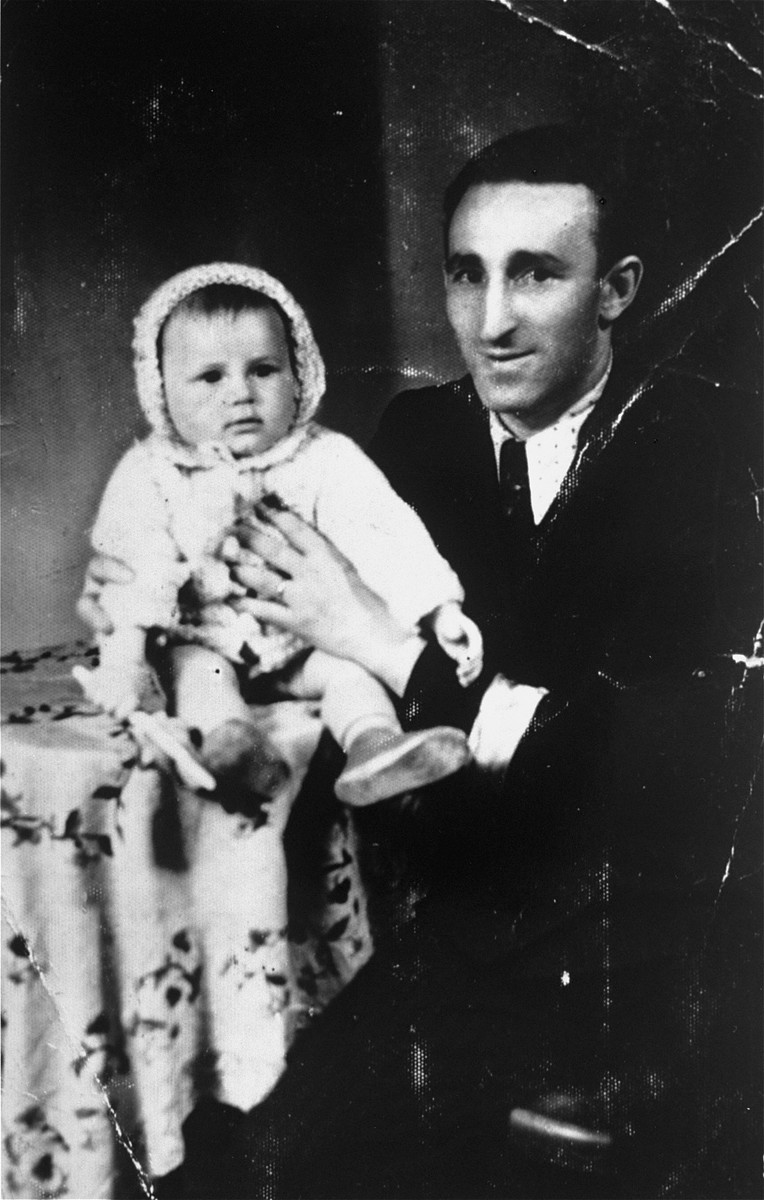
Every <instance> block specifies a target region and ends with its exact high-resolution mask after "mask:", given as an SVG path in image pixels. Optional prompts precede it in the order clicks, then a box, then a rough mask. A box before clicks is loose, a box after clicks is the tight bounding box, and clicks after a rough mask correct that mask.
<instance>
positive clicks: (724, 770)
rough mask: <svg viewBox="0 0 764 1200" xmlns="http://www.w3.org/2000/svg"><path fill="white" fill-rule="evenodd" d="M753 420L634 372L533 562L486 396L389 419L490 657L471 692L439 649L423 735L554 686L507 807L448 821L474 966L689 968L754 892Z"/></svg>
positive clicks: (464, 809) (448, 814)
mask: <svg viewBox="0 0 764 1200" xmlns="http://www.w3.org/2000/svg"><path fill="white" fill-rule="evenodd" d="M751 407H752V406H751V405H750V402H748V403H746V402H744V401H741V399H740V398H739V397H735V396H733V395H730V394H729V393H724V392H722V391H721V390H720V389H717V388H715V387H712V386H711V387H709V386H707V385H704V384H700V383H698V382H697V381H696V380H694V379H682V378H680V377H678V376H676V375H671V374H667V375H663V376H660V377H659V376H657V375H656V376H655V377H654V378H652V379H651V380H650V381H649V382H648V383H647V384H641V385H640V384H638V383H637V382H636V381H635V380H634V379H633V378H628V377H626V375H625V373H624V372H621V373H620V374H619V372H618V370H617V369H616V370H614V372H613V374H612V376H611V379H610V380H609V382H608V385H607V388H606V390H605V392H604V394H603V396H602V398H601V400H600V401H599V403H598V404H597V405H596V407H595V409H594V410H593V412H592V414H591V415H590V417H589V418H588V420H587V421H586V423H585V425H584V427H583V429H582V433H581V438H580V442H579V449H578V454H577V457H576V460H575V462H574V464H573V466H572V467H571V470H570V471H569V473H568V476H567V477H566V479H565V481H564V483H563V486H562V489H561V492H560V494H559V496H558V497H557V499H556V500H555V501H554V503H553V504H552V506H551V508H550V510H549V512H548V513H547V515H546V516H545V517H544V519H543V520H542V522H541V524H540V525H539V526H538V528H537V531H536V532H537V537H536V539H535V543H534V545H533V546H531V547H530V548H529V547H527V546H526V547H517V546H512V545H509V544H508V542H507V537H506V533H505V530H504V528H503V525H502V517H501V512H500V509H499V498H498V485H497V481H496V468H495V462H494V457H493V448H492V444H491V439H490V433H489V427H488V418H487V414H486V412H485V410H484V409H483V407H482V405H481V403H480V401H479V399H478V397H477V395H476V393H475V391H474V388H473V386H472V382H471V380H470V378H469V377H466V378H464V379H462V380H459V381H458V382H455V383H450V384H446V385H444V386H440V387H431V388H425V389H422V390H417V391H412V392H407V393H404V394H403V395H401V396H399V397H397V398H396V399H395V400H394V401H393V402H392V403H391V404H390V406H389V408H388V410H387V412H386V413H385V415H384V417H383V420H382V423H381V426H380V428H379V431H378V433H377V435H376V437H375V439H374V441H373V443H372V446H371V448H370V453H371V454H372V456H373V457H374V458H375V460H376V461H377V463H378V464H379V465H380V467H381V468H382V470H383V471H384V472H385V474H386V475H387V476H388V478H389V479H390V481H391V483H392V485H393V486H394V487H395V489H396V490H397V491H398V492H399V493H400V495H401V496H403V498H404V499H405V500H406V501H408V503H409V504H411V505H412V506H413V507H414V508H415V509H416V510H417V512H418V513H419V514H420V516H421V517H422V519H423V520H424V522H425V524H426V525H427V527H428V529H429V530H430V532H431V533H432V535H433V537H434V539H435V542H436V544H437V545H438V548H439V549H440V551H441V552H442V553H443V554H444V555H445V557H446V558H447V559H448V560H449V561H450V562H451V564H452V566H453V567H454V568H455V570H456V571H457V572H458V573H459V575H460V577H461V579H462V582H463V584H464V586H465V590H466V596H467V601H466V605H465V607H466V610H467V611H468V612H469V613H470V614H471V615H472V616H473V617H474V618H475V620H476V621H477V622H478V624H479V625H480V627H481V629H482V631H483V634H484V637H485V642H486V649H487V655H486V657H487V664H488V665H487V668H486V671H485V673H484V675H483V677H482V679H481V681H479V683H478V684H477V685H475V686H474V687H473V688H472V689H470V690H469V693H468V694H465V693H464V692H462V691H461V690H460V689H459V688H458V687H457V686H456V685H455V682H454V677H453V670H452V667H451V665H450V664H449V663H448V662H447V661H446V660H445V658H444V656H443V655H442V654H441V653H440V652H439V651H438V649H437V647H435V646H432V647H428V649H427V650H426V651H425V652H424V654H423V655H422V657H421V659H420V661H419V663H418V664H417V667H416V668H415V671H414V674H413V676H412V679H411V681H410V684H409V688H408V692H407V695H406V697H405V706H406V709H407V712H408V714H409V718H410V719H411V720H412V721H413V723H414V724H417V723H418V724H428V723H433V722H436V721H445V722H449V723H455V722H459V723H461V724H462V725H463V726H464V727H465V728H468V727H469V724H470V722H471V720H472V718H473V717H474V715H475V711H476V708H477V704H478V703H479V700H480V697H481V695H482V692H483V690H484V688H485V685H486V683H487V681H488V680H490V679H491V678H492V676H493V674H494V673H495V672H496V671H501V672H503V673H504V674H505V675H506V676H507V677H508V678H509V679H512V680H516V681H519V682H523V683H529V684H536V685H542V686H544V687H546V688H548V689H549V696H548V697H547V698H545V699H544V700H543V701H542V703H541V706H540V708H539V709H538V712H537V716H536V719H535V720H534V723H533V725H532V727H531V729H530V730H529V731H528V733H527V734H526V736H525V737H524V739H523V741H522V742H521V744H520V747H519V749H518V751H517V753H516V754H515V756H514V759H513V761H512V763H511V765H510V768H509V770H508V772H507V774H506V778H505V779H504V781H503V785H502V786H501V787H499V788H492V787H490V786H489V785H488V783H487V781H486V780H485V778H483V779H480V778H477V779H476V780H474V781H473V783H474V786H473V789H472V790H471V791H470V790H469V789H466V788H465V786H464V780H461V781H459V787H458V788H457V789H455V790H454V791H453V793H452V800H451V803H450V804H449V803H447V802H445V801H443V800H441V801H440V802H439V803H438V804H436V803H435V802H434V801H433V804H432V806H431V808H432V811H431V813H430V815H429V820H430V826H429V829H428V838H430V839H431V840H432V841H433V842H437V843H438V847H439V857H438V858H437V860H436V863H435V865H434V867H433V874H432V877H431V879H430V886H431V892H432V895H433V897H434V900H433V902H432V903H433V904H434V905H435V909H437V908H438V907H439V908H440V910H441V911H442V913H443V917H444V920H445V923H446V926H447V927H448V928H449V929H452V930H456V931H457V932H456V936H457V938H461V940H462V942H463V944H464V945H465V946H468V945H469V946H472V952H473V953H477V954H479V955H480V954H484V955H487V956H489V957H492V956H498V955H502V954H506V953H507V952H509V951H515V950H518V949H521V950H522V952H523V955H522V959H523V962H524V963H525V967H526V968H527V969H528V970H529V971H531V972H532V973H535V972H541V973H544V974H546V973H550V974H555V973H557V974H559V973H560V972H561V971H563V970H568V971H570V970H574V969H576V970H581V969H585V970H598V969H602V968H603V966H604V965H605V964H606V963H607V964H608V965H609V967H612V966H613V965H617V964H618V963H619V962H620V963H627V962H634V961H635V958H637V959H638V958H641V957H651V956H655V955H661V954H671V953H675V952H676V949H677V946H678V945H679V944H681V943H682V941H683V939H684V938H685V937H693V936H695V935H696V934H698V933H700V934H701V935H702V932H703V930H704V929H706V927H707V924H708V920H709V917H710V916H711V915H715V914H717V913H718V911H719V904H718V901H719V896H720V894H721V895H722V896H723V897H724V898H725V900H726V898H727V896H730V897H732V896H733V894H735V895H736V894H737V893H736V892H735V888H734V882H735V878H736V869H737V867H738V865H739V863H738V862H735V861H734V860H735V852H736V850H737V852H738V854H739V856H740V861H742V858H743V847H742V845H741V842H740V838H741V824H744V823H745V821H747V820H748V817H749V812H748V809H749V801H750V796H751V785H752V778H753V772H754V770H755V768H754V765H753V764H754V762H755V748H756V745H757V743H758V721H757V720H756V717H755V716H754V715H753V714H752V705H754V706H755V699H756V698H757V697H758V690H759V689H758V688H755V689H753V692H751V690H750V689H749V687H748V686H746V687H741V683H742V680H743V678H744V676H745V672H744V669H743V668H742V666H740V665H739V664H737V665H736V664H735V663H734V661H733V659H732V658H731V655H732V654H734V653H740V654H749V653H750V652H751V648H752V644H753V641H754V637H755V634H756V631H757V628H758V626H759V622H760V620H761V596H760V569H759V567H758V562H759V542H760V526H759V523H758V521H757V510H756V496H755V487H756V484H755V475H754V474H752V472H751V467H750V465H749V460H750V459H751V457H752V456H753V457H754V458H755V450H756V449H757V448H758V445H759V442H758V440H757V438H756V434H755V431H753V430H752V428H751V424H752V416H753V414H752V411H751ZM746 682H747V684H749V683H750V672H749V673H748V679H747V681H746ZM748 845H749V847H750V846H756V847H757V846H758V843H757V842H755V841H753V842H749V843H748ZM741 874H745V870H744V869H742V868H741V870H740V871H738V875H741Z"/></svg>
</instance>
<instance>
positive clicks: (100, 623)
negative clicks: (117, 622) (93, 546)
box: [77, 554, 135, 634]
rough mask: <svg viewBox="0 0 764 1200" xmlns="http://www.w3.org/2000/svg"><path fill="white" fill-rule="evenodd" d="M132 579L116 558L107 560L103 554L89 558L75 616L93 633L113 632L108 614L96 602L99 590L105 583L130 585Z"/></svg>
mask: <svg viewBox="0 0 764 1200" xmlns="http://www.w3.org/2000/svg"><path fill="white" fill-rule="evenodd" d="M134 578H135V574H134V572H133V571H132V570H131V569H130V567H128V566H127V565H126V563H123V562H121V561H120V559H118V558H109V557H108V556H107V555H105V554H96V556H95V557H94V558H91V560H90V562H89V563H88V569H87V572H86V574H85V586H84V588H83V589H82V595H81V596H80V598H79V600H78V601H77V616H78V617H79V618H80V620H81V621H84V623H85V624H86V625H87V626H88V627H89V628H90V629H91V630H92V631H93V633H101V634H107V633H113V632H114V626H113V624H112V622H111V620H110V619H109V616H108V614H107V613H106V612H105V611H104V609H103V608H101V605H100V604H99V602H98V596H99V594H100V591H101V588H102V587H103V586H104V584H107V583H117V584H119V583H132V581H133V579H134Z"/></svg>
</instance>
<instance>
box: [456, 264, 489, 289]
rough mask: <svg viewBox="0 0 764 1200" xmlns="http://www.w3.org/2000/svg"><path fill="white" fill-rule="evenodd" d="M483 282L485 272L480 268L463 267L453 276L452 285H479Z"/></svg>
mask: <svg viewBox="0 0 764 1200" xmlns="http://www.w3.org/2000/svg"><path fill="white" fill-rule="evenodd" d="M482 282H483V272H482V271H481V270H479V269H478V267H462V268H461V269H460V270H458V271H454V272H452V274H451V283H461V284H465V283H466V284H473V285H474V284H478V283H482Z"/></svg>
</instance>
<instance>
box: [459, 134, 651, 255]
mask: <svg viewBox="0 0 764 1200" xmlns="http://www.w3.org/2000/svg"><path fill="white" fill-rule="evenodd" d="M625 155H626V150H625V144H624V142H623V140H622V139H620V138H613V137H612V135H611V136H610V137H609V138H606V137H604V136H603V135H600V134H598V133H597V132H596V131H594V130H593V129H591V128H582V127H579V126H568V125H539V126H536V127H534V128H532V129H523V130H519V131H516V132H514V133H508V134H506V135H505V136H504V137H502V138H499V139H498V141H495V142H492V143H491V144H490V145H488V146H486V147H485V148H484V149H483V150H480V151H479V152H478V153H477V154H476V155H475V156H474V157H473V158H471V159H469V161H468V162H467V163H465V165H464V166H463V167H462V169H461V171H460V172H459V174H458V175H457V176H456V177H455V178H454V179H453V180H452V182H451V183H450V184H449V186H448V187H447V188H446V192H445V196H444V203H443V239H444V245H445V254H446V257H448V253H449V247H448V235H449V230H450V228H451V221H452V219H453V216H454V213H455V212H456V209H457V207H458V205H459V203H460V201H461V200H462V198H463V197H464V195H465V194H466V192H467V191H469V189H470V188H471V187H477V186H479V185H480V184H483V183H582V184H584V185H585V186H586V187H588V188H589V189H590V190H591V191H592V192H593V193H594V197H595V200H596V204H597V214H598V216H597V226H596V230H595V241H596V246H597V267H598V269H599V270H600V271H601V272H605V271H607V270H609V269H610V267H611V266H612V265H613V263H615V262H617V261H618V259H619V258H622V257H623V256H624V255H626V254H635V253H638V249H637V245H636V244H635V242H634V240H633V239H634V230H633V228H632V225H633V220H632V218H633V210H634V205H633V202H632V201H633V192H632V189H631V188H629V189H628V190H627V181H626V176H625V170H624V167H623V159H624V158H625Z"/></svg>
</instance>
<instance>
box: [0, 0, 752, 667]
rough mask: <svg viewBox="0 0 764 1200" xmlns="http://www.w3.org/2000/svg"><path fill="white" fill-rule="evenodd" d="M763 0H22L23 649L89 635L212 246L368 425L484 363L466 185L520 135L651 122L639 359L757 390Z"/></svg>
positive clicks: (11, 129) (10, 620)
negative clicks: (163, 363)
mask: <svg viewBox="0 0 764 1200" xmlns="http://www.w3.org/2000/svg"><path fill="white" fill-rule="evenodd" d="M754 8H755V6H752V5H748V6H739V5H729V4H728V3H726V0H723V2H720V0H703V2H702V3H695V2H687V0H676V2H674V3H672V5H671V6H670V7H669V6H667V5H659V4H656V3H654V0H634V2H633V3H631V4H628V5H625V4H622V3H620V2H619V0H578V3H577V4H576V5H575V6H571V5H567V4H564V3H557V2H556V0H502V2H501V3H499V2H498V0H496V2H494V0H439V2H438V3H437V4H435V3H432V2H431V0H379V2H377V0H364V3H362V4H361V3H358V2H357V0H292V2H290V3H289V4H283V3H278V2H273V3H272V2H270V0H261V2H260V3H258V4H252V3H241V2H239V0H214V2H213V0H197V2H196V3H194V4H187V3H183V2H182V0H155V2H154V3H152V4H150V5H149V4H137V3H135V2H134V0H78V3H77V4H68V5H62V4H60V3H57V0H38V2H36V3H35V4H30V3H28V0H10V3H8V4H6V7H5V10H4V19H5V26H4V35H5V37H4V50H5V58H6V61H7V69H6V79H7V83H6V92H5V106H4V121H5V126H6V130H5V137H4V151H5V179H6V181H8V180H10V181H11V182H10V183H8V182H6V198H5V203H4V206H3V219H4V222H5V231H4V251H5V252H4V256H3V263H4V271H5V278H4V288H5V292H4V305H3V307H4V314H5V316H4V320H5V340H6V351H5V356H4V372H5V380H4V407H5V423H6V431H5V441H4V458H5V469H4V474H3V489H4V511H5V521H4V536H3V552H4V571H3V580H4V587H5V599H4V622H3V643H4V646H5V647H6V648H11V647H15V646H18V647H31V646H34V645H38V644H41V643H43V642H53V641H57V640H62V639H64V638H67V637H69V636H71V635H73V634H74V633H76V632H81V630H80V628H79V626H78V623H77V620H76V617H75V616H74V611H73V610H74V602H75V600H76V597H77V595H78V593H79V589H80V585H81V578H82V573H83V570H84V564H85V562H86V560H87V556H88V546H87V528H88V525H89V523H90V521H91V520H92V517H93V515H94V511H95V507H96V505H97V502H98V498H99V495H100V492H101V490H102V488H103V485H104V483H105V481H106V478H107V477H108V474H109V472H110V471H111V469H112V467H113V465H114V463H115V462H116V460H117V458H118V457H119V455H120V453H121V452H122V451H123V450H124V449H125V448H126V446H127V445H128V444H129V442H130V441H131V439H132V438H133V437H134V436H136V435H137V434H139V433H141V432H142V431H143V430H142V426H141V420H140V417H139V415H138V412H137V405H136V403H135V401H134V399H133V391H132V373H131V364H130V350H129V341H130V336H131V320H132V317H133V315H134V313H135V311H136V310H137V308H138V307H139V306H140V304H141V303H142V301H143V300H144V299H145V297H146V295H147V294H148V292H149V291H150V290H151V289H152V288H153V287H154V286H156V284H157V283H159V282H160V281H161V280H162V279H163V278H166V277H167V276H168V275H169V274H171V273H172V272H174V271H176V270H179V269H181V268H183V267H185V266H188V265H190V264H192V263H194V262H203V261H209V260H212V259H229V258H231V259H235V260H242V261H247V262H253V263H256V264H258V265H262V266H264V267H265V268H266V269H267V270H269V271H272V272H273V273H274V274H275V275H277V276H279V277H280V278H282V279H283V280H284V282H285V284H286V285H287V286H288V287H289V288H290V289H291V290H293V291H294V293H295V294H296V296H297V297H298V299H299V300H300V301H301V302H302V303H303V305H304V306H305V308H306V309H307V311H308V314H309V316H310V318H311V321H312V323H313V326H314V328H315V331H316V335H317V337H318V340H319V344H320V345H321V348H322V350H323V352H324V356H325V358H326V361H327V366H328V370H329V389H328V394H327V399H326V403H325V406H324V419H325V420H326V421H327V423H329V424H330V425H332V426H334V427H335V428H339V429H342V430H343V431H345V432H347V433H349V434H350V435H351V436H353V437H356V438H357V439H358V440H359V441H360V442H361V443H364V442H365V441H366V440H367V439H368V437H369V436H370V434H371V433H372V431H373V429H374V427H375V424H376V421H377V419H378V416H379V413H380V411H381V409H382V407H383V406H384V403H385V402H386V400H387V399H389V397H390V396H392V395H393V394H394V393H395V392H396V391H397V390H400V388H401V387H405V386H416V385H417V384H425V383H428V382H431V381H432V380H434V379H443V378H448V377H450V376H453V375H454V374H459V373H461V366H460V363H459V360H458V357H457V356H456V354H455V352H454V349H453V345H452V342H451V339H450V336H449V334H448V330H447V328H446V324H445V319H444V316H443V311H442V309H443V306H442V295H441V293H442V284H441V278H440V260H441V244H440V229H439V221H438V214H439V208H440V198H441V193H442V190H443V187H444V186H445V184H446V182H447V181H448V179H449V178H450V177H451V176H452V175H453V173H454V172H455V171H456V170H457V169H458V168H459V166H460V165H461V163H462V162H463V161H464V160H465V159H466V158H467V157H468V156H469V155H470V154H471V153H472V152H474V150H476V149H477V148H479V147H480V146H481V145H484V144H485V143H486V142H488V141H490V140H491V139H492V138H494V137H496V136H498V135H500V134H501V133H503V132H505V131H507V130H508V129H510V128H516V127H521V126H528V125H532V124H537V123H539V122H543V121H553V120H560V119H566V118H567V119H571V118H572V119H576V117H577V116H580V115H586V114H589V113H591V112H592V111H594V112H596V113H597V114H598V115H600V116H601V115H602V113H603V112H604V113H606V114H607V115H608V116H609V117H610V118H611V119H612V120H613V122H614V123H616V124H621V125H624V126H625V127H627V128H629V129H632V130H633V129H634V128H635V124H636V121H637V120H639V122H640V123H641V125H642V126H643V133H642V135H641V138H640V139H638V143H639V144H638V146H637V149H638V152H639V153H640V154H641V156H642V160H643V162H644V167H643V172H642V178H643V181H644V183H645V190H646V192H652V193H654V194H656V195H660V196H661V197H663V196H670V197H671V199H672V201H673V204H672V210H671V215H670V218H668V219H667V221H666V223H665V226H664V229H663V232H664V234H667V235H668V236H667V237H666V238H665V239H664V243H663V247H662V251H661V253H660V254H659V255H658V256H656V259H655V261H653V262H651V263H648V267H649V273H648V278H649V279H650V280H651V281H652V285H653V286H652V290H651V289H650V287H649V286H648V287H647V288H645V289H643V294H642V296H641V303H642V324H641V326H640V324H639V321H638V320H637V321H635V322H633V323H632V324H633V328H634V330H635V331H636V334H637V336H636V337H635V338H634V339H633V340H634V342H635V344H636V347H637V351H639V346H640V336H639V335H640V333H641V332H642V331H644V332H646V333H647V334H649V342H650V347H651V353H654V352H655V349H656V347H657V348H658V350H659V352H660V353H661V354H662V355H664V356H671V357H672V362H673V363H674V366H675V368H676V369H678V370H682V371H684V372H687V373H692V372H695V373H700V374H704V375H706V376H710V377H713V378H720V379H722V380H724V381H725V382H730V381H732V382H735V381H737V382H739V383H740V384H741V385H742V386H753V385H755V383H756V381H757V376H758V374H759V352H758V349H757V346H758V343H757V338H758V336H759V314H760V308H759V307H757V305H760V299H759V283H760V281H759V278H758V263H759V262H760V261H761V255H760V253H759V252H757V249H756V247H755V246H753V245H752V240H753V239H754V238H755V236H756V233H757V229H758V227H757V226H756V225H755V217H756V213H757V210H759V209H760V206H761V199H760V185H759V171H758V170H756V169H754V165H755V164H757V163H759V162H760V148H759V142H760V123H761V104H760V92H761V79H760V72H758V74H757V68H756V67H755V63H756V62H757V61H758V59H759V54H758V52H757V48H758V43H759V41H760V36H761V35H760V30H758V17H757V14H756V13H755V12H753V9H754ZM610 152H612V146H611V145H610V144H608V142H607V139H605V140H604V141H603V153H610ZM751 222H754V223H753V224H751ZM759 225H760V222H759ZM747 227H748V228H747ZM743 230H746V232H745V233H741V231H743ZM666 297H669V300H668V302H667V301H666ZM654 312H656V313H659V316H658V317H657V319H655V320H654V319H652V316H651V314H652V313H654ZM752 351H753V353H752Z"/></svg>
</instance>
